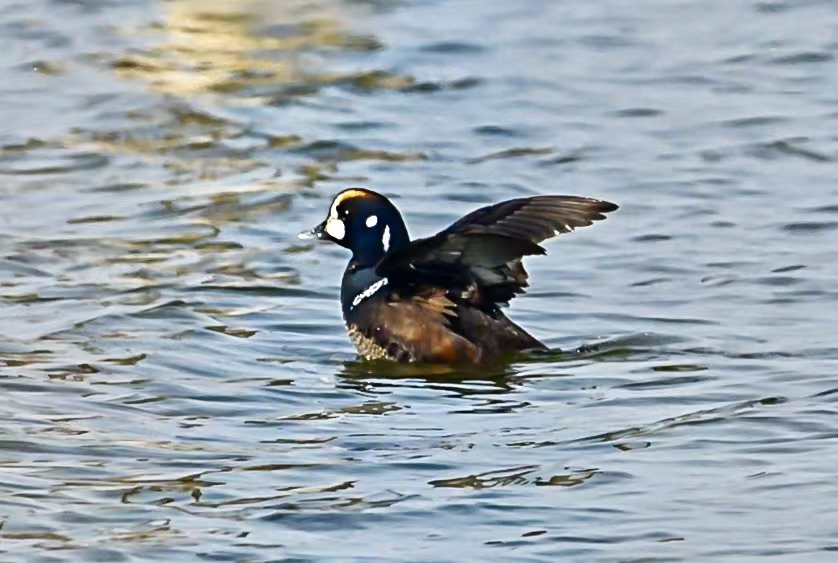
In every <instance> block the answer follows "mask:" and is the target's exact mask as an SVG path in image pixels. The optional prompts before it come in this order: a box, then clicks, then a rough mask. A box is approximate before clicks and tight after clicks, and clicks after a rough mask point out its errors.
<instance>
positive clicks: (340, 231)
mask: <svg viewBox="0 0 838 563" xmlns="http://www.w3.org/2000/svg"><path fill="white" fill-rule="evenodd" d="M325 230H326V232H327V233H328V234H329V236H330V237H332V238H333V239H336V240H343V237H345V236H346V225H344V224H343V221H341V220H340V219H332V218H331V217H329V219H328V220H327V221H326V229H325Z"/></svg>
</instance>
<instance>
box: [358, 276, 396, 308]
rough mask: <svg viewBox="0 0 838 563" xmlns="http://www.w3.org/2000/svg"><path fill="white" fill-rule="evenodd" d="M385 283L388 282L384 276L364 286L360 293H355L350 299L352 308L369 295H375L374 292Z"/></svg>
mask: <svg viewBox="0 0 838 563" xmlns="http://www.w3.org/2000/svg"><path fill="white" fill-rule="evenodd" d="M387 283H388V282H387V278H384V279H380V280H378V281H377V282H375V283H374V284H372V285H371V286H369V287H368V288H366V289H365V290H364V291H362V292H361V293H359V294H358V295H356V296H355V299H353V300H352V307H353V308H354V307H357V306H358V305H360V304H361V303H363V302H364V301H366V300H367V299H369V298H370V297H372V296H373V295H375V293H376V292H377V291H378V290H379V289H381V288H382V287H384V286H385V285H387Z"/></svg>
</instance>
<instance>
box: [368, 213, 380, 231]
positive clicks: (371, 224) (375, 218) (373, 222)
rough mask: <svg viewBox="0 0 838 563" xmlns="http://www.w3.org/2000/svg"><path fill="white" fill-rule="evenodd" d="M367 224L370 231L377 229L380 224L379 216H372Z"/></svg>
mask: <svg viewBox="0 0 838 563" xmlns="http://www.w3.org/2000/svg"><path fill="white" fill-rule="evenodd" d="M366 224H367V227H369V228H370V229H372V228H373V227H375V226H376V225H377V224H378V215H370V216H369V217H367V221H366Z"/></svg>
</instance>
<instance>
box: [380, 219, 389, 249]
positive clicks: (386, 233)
mask: <svg viewBox="0 0 838 563" xmlns="http://www.w3.org/2000/svg"><path fill="white" fill-rule="evenodd" d="M381 244H382V245H384V252H387V251H388V250H390V225H387V226H386V227H384V234H383V235H381Z"/></svg>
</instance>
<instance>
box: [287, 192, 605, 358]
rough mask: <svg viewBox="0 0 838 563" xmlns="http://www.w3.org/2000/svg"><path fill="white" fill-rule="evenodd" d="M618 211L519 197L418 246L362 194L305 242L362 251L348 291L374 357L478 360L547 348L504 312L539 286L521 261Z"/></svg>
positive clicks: (344, 292)
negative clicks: (546, 244) (518, 297)
mask: <svg viewBox="0 0 838 563" xmlns="http://www.w3.org/2000/svg"><path fill="white" fill-rule="evenodd" d="M616 209H617V206H616V205H614V204H613V203H609V202H607V201H600V200H597V199H591V198H586V197H577V196H536V197H528V198H518V199H511V200H508V201H504V202H501V203H497V204H494V205H489V206H487V207H482V208H480V209H477V210H476V211H473V212H471V213H469V214H468V215H466V216H464V217H463V218H461V219H459V220H458V221H456V222H455V223H454V224H452V225H451V226H449V227H448V228H447V229H445V230H443V231H441V232H439V233H437V234H436V235H434V236H431V237H428V238H423V239H417V240H414V241H411V240H410V237H409V236H408V233H407V228H406V227H405V224H404V221H403V219H402V216H401V214H400V213H399V211H398V209H396V207H395V206H394V205H393V204H392V203H391V202H390V200H388V199H387V198H386V197H384V196H382V195H381V194H378V193H376V192H373V191H371V190H366V189H362V188H351V189H349V190H344V191H343V192H341V193H339V194H338V195H337V196H336V197H335V199H334V200H333V201H332V205H331V207H330V209H329V216H328V217H327V218H326V220H325V221H323V223H321V224H320V225H318V226H317V227H315V228H314V229H312V230H311V231H308V232H305V233H300V237H301V238H308V237H317V238H320V239H325V240H329V241H332V242H335V243H337V244H339V245H341V246H343V247H345V248H348V249H349V250H351V251H352V259H351V260H350V262H349V265H348V266H347V268H346V271H345V272H344V275H343V281H342V284H341V305H342V309H343V318H344V321H345V322H346V328H347V331H348V333H349V336H350V338H351V339H352V342H353V343H354V344H355V347H356V348H357V349H358V352H359V353H360V354H361V355H362V356H364V357H366V358H370V359H378V358H387V359H391V360H398V361H403V362H433V363H448V364H453V363H475V362H481V361H486V360H489V359H492V358H495V357H498V356H501V355H503V354H508V353H510V352H515V351H521V350H529V349H545V346H544V344H542V343H541V342H539V341H538V340H537V339H536V338H534V337H533V336H531V335H529V334H528V333H527V332H526V331H525V330H524V329H522V328H521V327H519V326H518V325H516V324H515V323H513V322H512V321H511V320H509V319H508V318H507V317H506V315H504V314H503V312H502V311H501V308H500V307H501V306H502V305H505V304H507V303H508V302H509V301H510V300H511V299H512V298H513V297H515V296H516V295H518V294H521V293H524V291H525V290H526V288H527V286H528V285H529V281H528V275H527V272H526V270H525V269H524V266H523V264H522V263H521V259H522V258H523V257H524V256H529V255H533V254H544V253H545V250H544V248H542V247H541V246H540V245H539V243H541V242H542V241H544V240H545V239H548V238H550V237H553V236H555V235H558V234H561V233H567V232H570V231H572V230H574V229H575V228H577V227H585V226H588V225H590V224H592V223H593V222H594V221H599V220H601V219H605V215H604V214H605V213H609V212H611V211H614V210H616Z"/></svg>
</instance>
